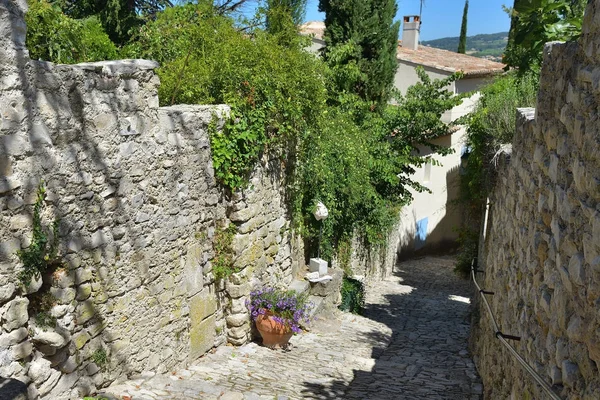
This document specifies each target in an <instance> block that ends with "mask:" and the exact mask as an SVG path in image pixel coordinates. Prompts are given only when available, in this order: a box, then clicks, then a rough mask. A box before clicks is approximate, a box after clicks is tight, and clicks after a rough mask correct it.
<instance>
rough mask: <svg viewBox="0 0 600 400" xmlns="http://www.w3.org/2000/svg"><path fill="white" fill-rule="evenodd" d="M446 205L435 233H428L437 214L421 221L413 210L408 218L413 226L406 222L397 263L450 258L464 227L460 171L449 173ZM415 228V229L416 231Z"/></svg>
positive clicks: (447, 175)
mask: <svg viewBox="0 0 600 400" xmlns="http://www.w3.org/2000/svg"><path fill="white" fill-rule="evenodd" d="M446 190H447V201H446V205H445V213H444V217H443V218H442V219H441V220H440V221H439V222H438V223H437V224H436V226H435V228H433V230H432V231H430V232H427V224H428V222H429V216H431V215H433V214H434V213H435V212H436V211H438V210H429V213H428V217H423V216H422V217H421V218H420V219H418V217H417V215H416V214H415V212H414V209H413V210H412V213H411V215H410V216H409V218H410V220H411V223H410V224H408V223H407V222H406V221H403V222H404V223H403V226H405V227H407V228H406V229H405V232H406V234H405V235H402V239H401V243H400V244H399V245H398V259H399V260H400V261H403V260H408V259H410V258H413V257H420V256H423V255H426V254H451V253H454V252H456V250H457V249H458V244H457V242H456V240H457V238H458V229H460V227H461V224H462V211H461V209H460V207H461V206H460V204H458V203H457V202H456V200H457V199H458V198H459V194H460V167H458V166H457V167H454V168H452V169H450V170H449V171H447V172H446ZM413 227H414V228H413Z"/></svg>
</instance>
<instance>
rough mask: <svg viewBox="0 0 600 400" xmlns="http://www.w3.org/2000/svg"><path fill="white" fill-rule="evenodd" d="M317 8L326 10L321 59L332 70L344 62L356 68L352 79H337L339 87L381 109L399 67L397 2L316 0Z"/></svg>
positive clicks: (387, 98)
mask: <svg viewBox="0 0 600 400" xmlns="http://www.w3.org/2000/svg"><path fill="white" fill-rule="evenodd" d="M319 11H321V12H325V34H324V39H325V44H326V46H325V48H324V52H323V56H324V59H325V60H326V61H327V63H328V64H329V65H330V67H333V69H335V68H337V67H339V66H346V65H347V66H350V67H352V68H354V67H355V68H356V69H357V71H358V74H356V75H355V76H354V78H355V79H354V80H353V81H351V82H345V83H344V82H343V81H342V80H339V82H338V83H339V84H340V85H341V86H340V87H338V90H339V91H340V92H344V91H350V92H351V93H356V94H358V95H359V96H360V97H361V98H362V99H364V100H366V101H368V102H370V103H372V104H373V105H375V106H377V107H378V108H381V107H382V106H384V105H385V104H386V103H387V102H388V100H389V99H390V94H391V91H392V87H393V82H394V75H395V74H396V69H397V67H398V66H397V61H396V49H397V46H398V31H399V29H400V23H399V22H394V17H395V15H396V11H397V6H396V2H395V1H394V0H319ZM338 47H343V48H344V51H339V49H337V48H338Z"/></svg>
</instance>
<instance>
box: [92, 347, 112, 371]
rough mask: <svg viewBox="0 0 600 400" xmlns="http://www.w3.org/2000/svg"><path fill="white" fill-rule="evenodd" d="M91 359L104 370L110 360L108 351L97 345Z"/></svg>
mask: <svg viewBox="0 0 600 400" xmlns="http://www.w3.org/2000/svg"><path fill="white" fill-rule="evenodd" d="M91 359H92V361H93V362H94V364H96V365H97V366H98V368H100V369H101V370H105V369H106V367H107V366H108V363H109V362H110V359H109V357H108V353H107V352H106V349H104V347H98V348H97V349H96V350H95V351H94V352H93V353H92V355H91Z"/></svg>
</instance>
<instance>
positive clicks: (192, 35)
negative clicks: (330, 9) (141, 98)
mask: <svg viewBox="0 0 600 400" xmlns="http://www.w3.org/2000/svg"><path fill="white" fill-rule="evenodd" d="M296 40H297V45H290V43H287V44H286V45H285V46H284V45H281V44H280V43H279V41H278V38H277V37H276V36H273V35H269V34H266V33H265V32H262V31H256V32H254V33H253V35H247V34H245V33H242V32H240V31H239V30H237V29H236V26H235V25H234V22H233V20H232V19H231V18H228V17H225V16H222V15H220V14H218V13H217V12H216V10H215V9H214V8H213V6H212V4H211V2H209V1H205V2H200V3H199V4H187V5H184V6H180V7H172V8H169V9H167V10H165V11H164V12H162V13H160V15H158V17H157V19H156V20H155V21H152V22H150V23H148V24H147V25H146V26H144V27H143V28H142V29H141V31H140V33H139V36H138V38H137V41H136V42H135V43H134V44H133V45H131V46H129V47H128V48H127V49H126V51H127V54H128V55H130V56H132V57H142V58H150V59H154V60H157V61H158V62H159V63H160V64H161V67H160V68H159V69H158V71H157V72H158V74H159V76H160V78H161V86H160V88H159V98H160V101H161V103H162V104H171V103H173V102H175V103H186V104H223V103H225V104H229V105H231V106H232V119H231V121H230V122H229V123H228V124H227V126H226V129H225V131H224V132H221V133H219V132H217V131H216V130H213V133H214V134H213V135H212V137H211V144H212V153H213V161H214V167H215V169H216V173H217V177H218V178H219V180H220V181H221V182H222V183H223V184H224V185H226V186H228V187H230V188H231V189H236V188H240V187H243V186H244V185H245V183H246V176H247V173H248V172H249V171H250V169H251V168H252V167H253V166H254V164H255V162H256V161H257V160H258V157H259V155H260V154H261V153H262V152H263V151H264V150H265V148H266V147H267V146H269V147H277V146H280V147H281V146H284V145H285V143H286V142H287V141H288V140H296V138H297V137H298V136H299V135H300V133H301V132H303V131H304V130H305V129H307V126H309V125H310V124H314V123H315V122H314V121H316V119H317V118H318V115H319V114H320V112H321V110H322V107H323V106H324V104H325V98H326V97H325V95H326V92H325V87H324V83H323V82H324V78H323V74H322V64H321V63H320V62H318V60H317V59H316V57H314V56H313V55H311V54H309V53H307V52H305V51H302V50H301V47H300V42H299V41H300V40H301V38H299V37H297V39H296Z"/></svg>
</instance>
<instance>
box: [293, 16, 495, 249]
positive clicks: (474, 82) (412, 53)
mask: <svg viewBox="0 0 600 400" xmlns="http://www.w3.org/2000/svg"><path fill="white" fill-rule="evenodd" d="M420 30H421V21H420V18H419V16H405V17H404V18H403V24H402V40H400V41H398V52H397V61H398V70H397V71H396V76H395V78H394V86H395V87H396V88H397V89H398V90H400V92H401V93H402V94H405V93H406V91H407V89H408V88H409V87H410V86H412V85H414V84H415V83H417V82H418V80H419V78H418V76H417V73H416V68H417V67H422V68H424V69H425V71H426V72H427V74H428V75H429V77H431V78H432V79H444V78H446V77H448V76H450V75H452V74H453V73H455V72H459V71H462V73H463V77H462V78H461V79H459V80H457V81H456V82H454V83H452V84H451V85H450V86H449V87H448V90H450V91H452V92H454V93H455V94H457V95H458V94H462V93H470V92H473V93H474V94H473V95H472V96H471V97H468V98H466V99H465V100H464V101H463V102H462V104H461V105H459V106H457V107H455V108H453V109H452V110H450V111H449V112H446V113H445V114H444V115H443V116H442V120H443V121H445V122H450V121H454V120H456V119H457V118H459V117H461V116H463V115H465V114H467V113H468V112H469V111H470V110H471V108H472V107H473V105H474V104H475V102H476V101H477V99H478V97H479V95H478V94H477V93H476V92H477V90H479V89H480V88H481V87H482V86H484V85H485V84H486V83H487V82H488V81H489V80H490V79H492V78H493V77H494V76H496V75H499V74H501V73H502V72H503V68H504V65H503V64H501V63H497V62H493V61H489V60H486V59H482V58H477V57H473V56H470V55H466V54H459V53H454V52H451V51H447V50H441V49H436V48H433V47H428V46H423V45H420V44H419V36H420ZM324 31H325V24H324V23H323V22H322V21H312V22H307V23H306V24H304V25H302V27H301V32H302V33H303V34H306V35H312V44H311V46H310V48H309V51H312V52H315V53H316V52H318V51H319V49H321V48H322V47H324V46H325V41H324V40H323V33H324ZM464 134H465V129H464V128H463V127H460V128H459V129H457V130H454V131H452V132H449V133H448V134H447V135H445V136H442V137H439V138H437V139H436V140H435V141H434V143H435V144H438V145H444V146H447V147H451V148H452V149H454V153H452V154H449V155H447V156H440V155H435V156H433V158H434V159H435V160H436V161H438V162H439V165H432V164H426V165H424V166H422V167H421V168H419V169H417V171H416V172H415V173H414V175H413V179H415V180H416V181H418V182H420V183H422V184H423V185H424V186H426V187H428V188H429V189H430V190H431V193H426V192H424V193H417V192H414V193H413V196H414V201H413V202H412V204H410V205H409V206H407V207H405V208H404V209H403V211H402V217H401V220H400V225H399V228H398V229H399V243H398V252H399V253H400V256H401V257H402V258H404V257H408V256H410V255H411V254H412V253H414V251H426V250H432V251H433V250H444V249H448V248H451V247H453V246H454V244H455V241H456V239H457V236H458V233H457V232H456V229H455V227H458V226H460V223H461V212H460V210H459V209H457V208H456V207H452V206H451V203H452V201H453V200H454V199H456V198H457V196H458V177H459V170H460V165H461V157H462V156H463V155H464V152H465V146H464ZM420 153H421V154H422V155H423V156H426V155H428V154H430V153H431V151H430V150H429V149H428V148H425V147H423V148H421V149H420Z"/></svg>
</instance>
